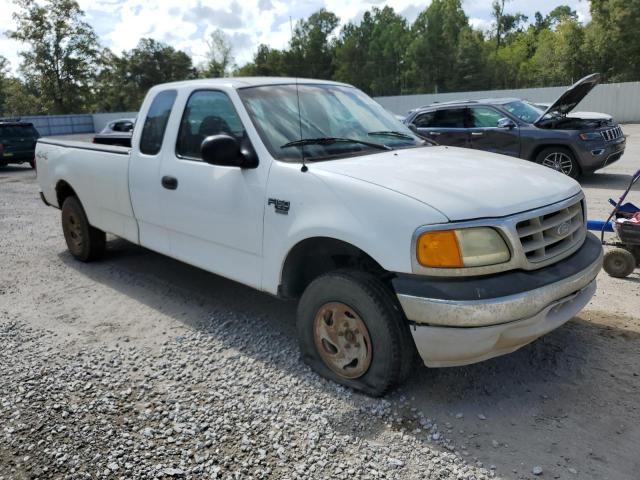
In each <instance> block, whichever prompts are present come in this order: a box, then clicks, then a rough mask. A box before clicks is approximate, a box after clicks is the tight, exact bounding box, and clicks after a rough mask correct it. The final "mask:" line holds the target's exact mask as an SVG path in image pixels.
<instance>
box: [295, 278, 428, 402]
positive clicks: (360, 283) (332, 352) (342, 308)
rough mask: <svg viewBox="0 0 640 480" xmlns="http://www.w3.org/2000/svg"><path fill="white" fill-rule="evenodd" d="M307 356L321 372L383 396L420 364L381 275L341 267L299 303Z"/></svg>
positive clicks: (316, 282)
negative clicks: (416, 361) (378, 277)
mask: <svg viewBox="0 0 640 480" xmlns="http://www.w3.org/2000/svg"><path fill="white" fill-rule="evenodd" d="M297 326H298V339H299V342H300V350H301V353H302V356H303V359H304V361H305V362H306V363H308V364H309V365H310V366H311V367H312V368H313V369H314V370H315V371H316V372H318V373H319V374H320V375H322V376H324V377H326V378H329V379H331V380H334V381H336V382H338V383H341V384H342V385H346V386H348V387H351V388H353V389H356V390H360V391H363V392H365V393H367V394H369V395H372V396H379V395H383V394H384V393H386V392H387V391H389V390H390V389H391V388H393V387H394V386H395V385H397V384H399V383H402V382H403V381H404V380H405V379H406V377H407V376H408V375H409V373H411V371H412V367H413V366H414V365H415V359H416V356H417V354H416V349H415V344H414V343H413V339H412V338H411V333H410V332H409V326H408V324H407V321H406V319H405V318H404V315H403V313H402V311H401V309H400V306H399V305H398V304H397V302H396V301H395V299H394V298H393V296H392V294H391V292H389V290H388V289H387V287H386V286H385V285H384V284H383V283H382V282H381V281H380V280H378V279H377V278H376V277H374V276H373V275H370V274H368V273H365V272H360V271H356V270H340V271H335V272H330V273H327V274H324V275H322V276H320V277H318V278H317V279H316V280H314V281H313V282H312V283H311V284H310V285H309V286H308V287H307V289H306V290H305V291H304V294H303V295H302V298H301V299H300V304H299V305H298V320H297Z"/></svg>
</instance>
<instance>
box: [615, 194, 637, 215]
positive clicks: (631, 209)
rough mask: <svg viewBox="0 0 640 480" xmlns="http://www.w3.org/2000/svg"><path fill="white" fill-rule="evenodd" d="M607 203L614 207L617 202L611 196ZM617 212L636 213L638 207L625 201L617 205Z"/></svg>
mask: <svg viewBox="0 0 640 480" xmlns="http://www.w3.org/2000/svg"><path fill="white" fill-rule="evenodd" d="M609 203H610V204H611V205H613V206H614V207H618V204H617V203H616V202H615V200H614V199H613V198H610V199H609ZM618 212H625V213H638V212H640V208H638V207H636V206H635V205H634V204H633V203H625V204H624V205H620V206H619V207H618Z"/></svg>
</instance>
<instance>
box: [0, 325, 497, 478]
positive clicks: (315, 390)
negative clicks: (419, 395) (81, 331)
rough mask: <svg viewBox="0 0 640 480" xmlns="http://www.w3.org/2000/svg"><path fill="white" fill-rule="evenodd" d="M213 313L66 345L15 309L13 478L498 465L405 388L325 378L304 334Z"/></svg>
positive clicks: (0, 330)
mask: <svg viewBox="0 0 640 480" xmlns="http://www.w3.org/2000/svg"><path fill="white" fill-rule="evenodd" d="M229 322H233V323H234V324H235V325H241V326H240V327H239V328H234V329H229V328H228V323H229ZM209 324H210V327H209V328H207V329H205V330H204V331H200V332H198V333H190V334H186V335H180V336H176V337H172V338H170V339H168V340H167V341H165V342H164V344H163V345H161V347H160V348H159V349H150V348H141V347H138V346H136V345H134V344H132V343H130V342H127V341H126V339H123V340H122V341H120V342H118V343H116V344H114V345H113V346H112V347H110V348H105V347H104V346H97V347H94V348H92V347H82V348H79V349H75V348H71V349H61V348H60V347H59V340H57V339H55V338H53V337H55V332H51V331H45V330H39V329H38V330H36V329H33V328H30V327H27V326H25V325H24V324H23V323H22V322H20V321H19V319H13V320H6V319H5V320H3V321H2V322H1V323H0V345H1V346H2V348H1V349H0V370H1V371H2V372H3V375H2V377H0V392H2V394H0V418H3V419H5V422H3V425H2V430H1V432H0V433H1V437H0V438H1V444H2V446H1V447H0V460H1V462H0V478H2V479H5V478H6V479H9V478H12V479H13V478H73V479H76V478H77V479H80V478H97V477H99V478H203V477H204V478H291V479H295V478H300V479H302V478H329V477H331V478H345V479H346V478H365V479H366V478H370V479H377V478H397V477H403V478H434V479H435V478H438V479H478V480H480V479H486V478H492V477H493V476H494V471H493V470H489V469H485V468H482V467H481V466H479V465H480V464H478V466H476V465H469V464H468V463H466V462H465V461H463V460H462V458H461V456H460V455H459V454H458V453H457V452H456V451H455V448H454V447H453V445H452V444H451V443H450V442H449V441H448V440H447V439H446V436H445V435H444V434H443V433H441V431H440V429H439V426H438V423H437V420H436V419H433V418H428V416H426V415H425V414H424V413H423V412H420V411H416V410H415V409H411V408H408V405H407V402H406V399H405V398H403V397H401V396H400V397H398V398H395V399H393V400H391V401H389V400H379V399H370V398H366V397H363V396H360V395H355V394H352V392H350V391H348V390H346V389H343V388H342V387H339V386H336V385H334V384H332V383H330V382H326V381H324V380H322V379H320V378H319V377H318V376H317V375H315V374H314V373H312V372H311V371H309V370H308V369H307V368H306V367H304V366H303V365H302V364H301V363H300V362H299V361H298V359H297V355H296V352H295V345H293V344H292V342H289V341H286V340H285V341H284V342H283V341H282V339H281V338H277V335H273V334H269V333H267V334H265V335H261V336H260V337H259V338H258V339H257V340H256V339H251V340H248V339H249V338H251V332H255V330H256V328H257V327H258V325H257V322H255V321H252V320H251V319H247V318H236V316H235V314H233V313H218V314H216V315H214V316H213V317H211V318H210V319H209ZM283 343H284V345H283ZM274 344H275V345H279V346H280V347H281V348H278V349H273V348H272V346H273V345H274ZM154 350H155V351H154ZM249 353H250V354H249ZM283 367H286V368H283ZM381 431H382V434H380V432H381ZM408 432H411V435H408V434H407V433H408ZM373 433H375V437H376V439H375V441H374V440H371V438H372V437H373V436H374V435H372V434H373Z"/></svg>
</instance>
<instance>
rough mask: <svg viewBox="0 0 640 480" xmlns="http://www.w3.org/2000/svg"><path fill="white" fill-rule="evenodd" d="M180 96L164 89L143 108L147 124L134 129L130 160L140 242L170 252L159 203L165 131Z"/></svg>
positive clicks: (133, 204)
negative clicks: (177, 97)
mask: <svg viewBox="0 0 640 480" xmlns="http://www.w3.org/2000/svg"><path fill="white" fill-rule="evenodd" d="M150 95H151V94H150ZM176 96H177V92H176V90H162V91H160V92H158V93H157V94H156V95H155V97H154V98H153V99H152V100H151V104H150V105H149V107H148V110H147V111H146V112H144V111H142V112H140V113H141V117H140V118H144V124H143V125H141V129H140V130H141V131H140V132H139V133H138V132H137V131H136V132H135V133H134V138H133V141H132V143H133V145H134V148H133V149H132V150H131V158H130V160H129V192H130V195H131V205H132V207H133V213H134V215H135V217H136V220H137V222H138V231H139V237H140V245H143V246H145V247H147V248H150V249H152V250H155V251H156V252H160V253H164V254H166V255H170V254H171V252H170V248H169V234H168V232H167V230H166V229H165V219H164V214H163V211H162V208H160V206H159V201H160V197H161V194H162V190H163V188H162V186H161V185H160V164H161V161H162V155H163V152H164V151H165V150H166V148H163V144H165V143H167V141H166V140H167V139H166V138H165V137H166V134H165V133H166V130H167V123H168V122H169V117H170V115H171V111H172V109H173V105H174V103H175V100H176ZM143 108H144V107H143ZM136 130H137V129H136Z"/></svg>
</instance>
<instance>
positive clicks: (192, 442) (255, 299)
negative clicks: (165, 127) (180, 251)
mask: <svg viewBox="0 0 640 480" xmlns="http://www.w3.org/2000/svg"><path fill="white" fill-rule="evenodd" d="M625 131H626V132H627V133H632V134H634V133H635V132H637V133H640V126H635V125H633V126H627V127H626V128H625ZM637 154H640V142H637V144H636V142H634V137H633V136H632V137H631V139H630V145H629V151H628V154H627V156H626V157H625V159H624V160H623V161H621V162H619V163H618V164H616V165H613V166H611V167H609V168H608V169H606V170H604V171H603V172H602V173H599V174H597V175H594V176H592V177H589V178H587V179H585V180H584V182H583V185H584V186H585V190H586V193H587V197H588V200H589V205H590V218H601V217H603V216H604V214H605V213H606V211H607V209H608V207H607V206H606V204H605V202H606V198H608V197H609V196H615V195H617V194H618V192H619V191H620V189H621V188H622V185H623V184H624V183H625V182H626V181H627V179H628V174H629V173H631V172H632V171H635V169H637V168H638V167H640V161H639V160H637V159H638V158H640V157H639V156H638V155H637ZM635 199H636V200H637V197H635ZM599 283H600V287H599V291H598V294H597V295H596V297H595V298H594V300H593V301H592V302H591V304H590V305H589V306H588V307H587V309H585V311H584V312H583V313H581V314H580V316H579V317H578V318H576V319H574V320H573V321H572V322H569V323H568V324H567V325H565V326H564V327H562V328H560V329H558V330H557V331H555V332H553V333H552V334H550V335H547V336H546V337H544V338H542V339H541V340H539V341H537V342H534V343H533V344H531V345H529V346H527V347H525V348H523V349H521V350H519V351H518V352H516V353H514V354H512V355H509V356H506V357H502V358H498V359H494V360H491V361H487V362H484V363H481V364H478V365H472V366H469V367H463V368H451V369H439V370H429V369H426V368H422V369H419V370H417V371H416V372H415V374H414V375H413V376H412V377H411V379H410V380H409V382H408V383H407V384H406V385H405V386H403V387H402V388H401V389H399V390H398V391H396V392H394V393H392V394H391V395H389V396H388V397H387V398H385V399H370V398H367V397H364V396H362V395H359V394H355V393H352V392H351V391H349V390H346V389H343V388H341V387H338V386H336V385H334V384H332V383H331V382H327V381H325V380H323V379H321V378H319V377H318V376H317V375H315V374H314V373H312V372H311V371H310V370H309V369H308V368H307V367H306V366H304V365H303V364H302V363H301V362H300V360H299V358H298V352H297V348H296V342H295V328H294V327H295V326H294V315H295V305H294V304H292V303H285V302H281V301H279V300H277V299H274V298H272V297H270V296H268V295H264V294H261V293H258V292H255V291H253V290H251V289H249V288H246V287H244V286H241V285H238V284H236V283H234V282H231V281H228V280H225V279H222V278H220V277H217V276H215V275H211V274H208V273H206V272H203V271H201V270H198V269H196V268H192V267H189V266H187V265H184V264H181V263H179V262H176V261H174V260H171V259H169V258H166V257H163V256H160V255H157V254H155V253H153V252H150V251H148V250H145V249H142V248H139V247H136V246H134V245H131V244H130V243H128V242H125V241H122V240H119V239H115V238H110V241H109V252H108V255H107V257H106V258H105V259H104V260H102V261H100V262H96V263H93V264H88V265H85V264H81V263H79V262H76V261H74V260H73V259H72V258H71V257H70V255H69V254H68V253H67V251H66V248H65V245H64V240H63V237H62V234H61V231H60V226H59V212H57V211H56V210H54V209H50V208H45V207H44V206H43V205H42V204H41V203H40V201H39V199H38V198H37V185H36V183H35V176H34V174H33V172H32V171H30V170H29V169H26V168H21V167H8V168H5V169H2V170H0V372H2V373H1V375H0V479H3V480H4V479H14V478H17V479H22V478H96V477H101V478H372V479H373V478H416V479H418V478H429V479H431V478H433V479H472V478H476V479H483V478H492V477H495V478H513V479H528V478H562V479H615V480H618V479H637V478H638V476H637V472H638V471H640V460H639V457H638V445H640V409H639V408H638V406H639V404H640V402H639V400H638V393H639V390H640V377H639V375H640V355H638V351H639V347H640V293H639V289H638V283H640V276H639V275H638V273H637V272H636V274H634V275H633V276H632V277H630V278H629V279H626V280H616V279H611V278H609V277H607V276H606V275H604V274H601V275H600V277H599Z"/></svg>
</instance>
